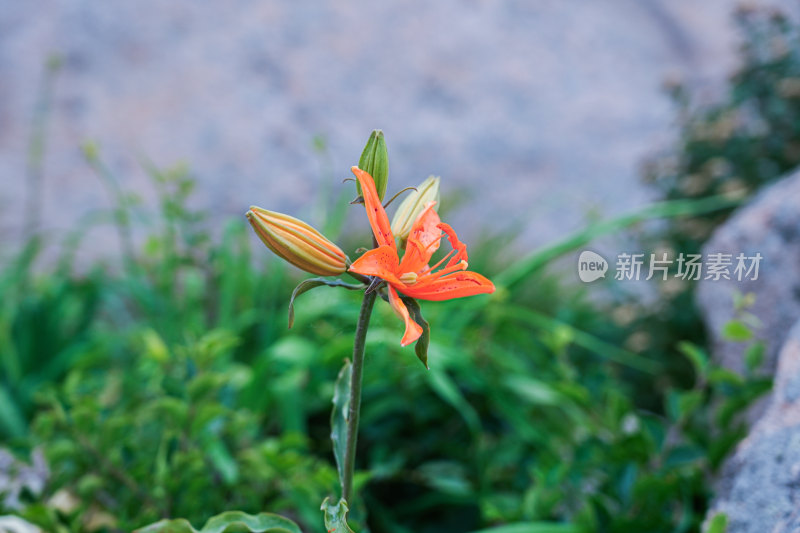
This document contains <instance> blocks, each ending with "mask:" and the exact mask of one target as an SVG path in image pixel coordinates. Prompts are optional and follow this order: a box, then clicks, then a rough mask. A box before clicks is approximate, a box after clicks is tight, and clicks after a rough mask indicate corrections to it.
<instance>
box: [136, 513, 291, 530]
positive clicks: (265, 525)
mask: <svg viewBox="0 0 800 533" xmlns="http://www.w3.org/2000/svg"><path fill="white" fill-rule="evenodd" d="M134 533H302V531H300V528H299V527H298V526H297V524H295V523H294V522H292V521H291V520H289V519H288V518H284V517H282V516H280V515H276V514H272V513H260V514H257V515H250V514H247V513H243V512H241V511H228V512H225V513H222V514H219V515H217V516H214V517H211V518H209V519H208V522H206V525H205V526H203V529H201V530H200V531H198V530H196V529H195V528H193V527H192V525H191V524H190V523H189V521H188V520H185V519H183V518H178V519H175V520H160V521H158V522H156V523H155V524H151V525H149V526H146V527H144V528H141V529H137V530H136V531H135V532H134Z"/></svg>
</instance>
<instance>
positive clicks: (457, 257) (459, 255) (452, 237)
mask: <svg viewBox="0 0 800 533" xmlns="http://www.w3.org/2000/svg"><path fill="white" fill-rule="evenodd" d="M439 228H441V230H442V231H444V232H445V233H446V234H447V240H448V241H450V246H452V247H453V250H454V251H455V254H454V255H453V257H452V258H451V259H450V261H448V262H447V266H451V265H454V264H456V263H460V262H461V261H469V259H468V258H467V245H466V244H464V243H463V242H461V241H460V240H458V235H456V230H454V229H453V228H451V227H450V224H445V223H444V222H442V223H441V224H439Z"/></svg>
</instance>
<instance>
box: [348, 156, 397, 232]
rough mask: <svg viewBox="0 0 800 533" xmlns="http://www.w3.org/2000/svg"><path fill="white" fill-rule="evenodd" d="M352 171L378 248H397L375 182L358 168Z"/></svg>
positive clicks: (352, 168) (353, 168)
mask: <svg viewBox="0 0 800 533" xmlns="http://www.w3.org/2000/svg"><path fill="white" fill-rule="evenodd" d="M350 170H351V171H353V174H354V175H355V177H356V179H357V180H358V183H359V185H361V192H362V194H363V195H364V206H365V207H366V208H367V218H368V219H369V225H370V226H371V227H372V233H373V234H374V235H375V240H376V241H377V243H378V246H383V245H386V246H391V247H392V248H396V245H395V243H394V235H392V227H391V225H390V224H389V217H388V216H387V215H386V210H385V209H384V208H383V204H382V203H381V199H380V197H379V196H378V191H376V190H375V181H374V180H373V179H372V176H370V175H369V174H368V173H367V172H364V171H363V170H361V169H360V168H358V167H351V168H350Z"/></svg>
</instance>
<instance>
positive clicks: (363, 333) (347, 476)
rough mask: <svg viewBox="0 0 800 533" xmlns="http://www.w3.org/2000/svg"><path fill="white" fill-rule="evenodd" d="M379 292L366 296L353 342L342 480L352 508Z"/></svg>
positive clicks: (345, 497) (345, 496)
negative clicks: (367, 362) (368, 345)
mask: <svg viewBox="0 0 800 533" xmlns="http://www.w3.org/2000/svg"><path fill="white" fill-rule="evenodd" d="M377 292H378V291H372V292H370V293H368V294H365V295H364V300H363V301H362V302H361V313H360V314H359V315H358V325H356V337H355V340H354V341H353V366H352V367H351V370H350V411H349V412H348V416H347V446H346V448H345V452H344V468H343V470H344V478H343V479H342V497H343V498H344V499H345V501H347V503H348V505H350V507H351V508H352V507H353V505H352V503H351V502H352V499H351V498H352V496H353V472H354V471H355V466H356V441H357V440H358V418H359V416H360V413H361V375H362V374H363V371H364V347H365V345H366V341H367V329H368V328H369V318H370V316H371V315H372V306H373V305H375V297H376V296H377Z"/></svg>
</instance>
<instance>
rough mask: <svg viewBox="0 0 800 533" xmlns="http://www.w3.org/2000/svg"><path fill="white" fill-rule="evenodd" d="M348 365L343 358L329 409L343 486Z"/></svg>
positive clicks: (347, 404) (348, 395)
mask: <svg viewBox="0 0 800 533" xmlns="http://www.w3.org/2000/svg"><path fill="white" fill-rule="evenodd" d="M350 366H351V364H350V361H349V360H348V359H345V361H344V366H343V367H342V369H341V370H340V371H339V376H338V377H337V378H336V385H335V386H334V389H333V411H331V442H333V456H334V457H335V458H336V469H337V470H338V472H339V483H340V484H341V485H342V486H344V482H343V479H344V455H345V450H346V448H347V418H348V414H349V412H350V384H351V374H350Z"/></svg>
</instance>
